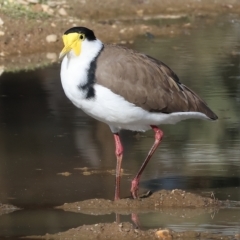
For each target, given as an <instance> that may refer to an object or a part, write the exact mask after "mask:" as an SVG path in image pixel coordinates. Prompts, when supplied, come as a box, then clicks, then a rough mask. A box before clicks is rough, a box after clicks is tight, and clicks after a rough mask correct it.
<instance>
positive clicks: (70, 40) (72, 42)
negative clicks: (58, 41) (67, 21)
mask: <svg viewBox="0 0 240 240" xmlns="http://www.w3.org/2000/svg"><path fill="white" fill-rule="evenodd" d="M79 36H80V34H79V33H69V34H67V35H63V36H62V39H63V43H64V48H63V49H62V51H61V53H60V55H59V58H62V57H64V56H65V55H66V54H67V53H68V52H70V51H71V50H73V52H74V54H75V55H76V56H79V55H80V53H81V45H82V44H81V40H80V38H79Z"/></svg>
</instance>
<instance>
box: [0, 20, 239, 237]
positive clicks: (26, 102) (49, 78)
mask: <svg viewBox="0 0 240 240" xmlns="http://www.w3.org/2000/svg"><path fill="white" fill-rule="evenodd" d="M239 28H240V19H236V17H234V16H232V17H229V18H221V19H219V21H217V23H216V24H214V25H209V26H208V25H205V24H203V25H202V27H199V28H198V29H193V30H191V31H188V30H186V32H185V34H183V35H181V36H177V37H171V38H169V37H168V38H163V37H162V38H152V37H151V38H150V39H149V38H147V37H145V36H144V37H140V38H139V39H137V40H136V41H135V42H134V44H133V45H131V46H130V47H132V48H134V49H137V50H139V51H141V52H144V53H147V54H149V55H151V56H153V57H156V58H158V59H160V60H162V61H163V62H165V63H166V64H167V65H169V66H170V67H171V68H172V69H173V70H174V71H175V72H176V73H177V74H178V76H179V77H180V80H181V81H182V82H183V83H184V84H186V85H187V86H189V87H190V88H192V89H194V91H196V92H197V93H198V94H199V95H200V96H201V97H203V98H204V99H205V100H206V102H207V103H208V105H209V106H210V107H211V108H212V109H213V110H214V111H215V113H216V114H217V115H218V116H219V120H218V121H217V122H207V121H200V120H190V121H184V122H181V123H178V124H177V125H170V126H169V125H168V126H167V125H164V126H162V127H161V128H162V130H163V131H164V133H165V135H164V140H163V142H162V144H161V146H160V148H159V149H158V151H157V152H156V154H155V155H154V157H153V158H152V160H151V162H150V163H149V165H148V166H147V168H146V170H145V172H144V174H143V176H142V180H141V190H142V191H146V190H149V189H150V190H152V191H156V190H158V189H175V188H180V189H186V190H188V191H192V192H197V193H200V194H202V195H204V196H211V194H212V193H213V194H214V196H215V198H218V199H220V200H226V199H229V200H231V201H240V161H239V159H240V147H239V145H240V111H239V109H240V70H239V69H240V44H239V39H240V31H239ZM59 67H60V66H59V64H54V65H52V66H50V67H47V68H45V69H38V70H35V71H29V72H19V73H4V74H3V75H2V76H1V77H0V112H1V115H0V189H1V191H0V202H1V203H10V204H13V205H17V206H19V207H22V208H24V209H23V210H21V211H17V212H14V213H11V214H7V215H2V216H0V237H4V236H5V237H6V236H21V235H30V234H45V233H47V232H48V233H56V232H58V231H65V230H68V229H69V228H73V227H77V226H79V225H82V224H93V223H97V222H111V221H114V220H115V214H111V215H106V216H88V215H84V214H76V213H68V212H63V211H60V210H54V209H53V208H52V207H53V206H57V205H61V204H63V203H64V202H73V201H80V200H85V199H90V198H108V199H113V196H114V175H112V174H111V173H109V171H108V170H112V169H114V168H115V163H116V161H115V155H114V142H113V137H112V134H111V132H110V130H109V128H108V126H106V125H105V124H103V123H100V122H98V121H95V120H94V119H92V118H90V117H88V116H87V115H85V114H84V113H83V112H82V111H80V110H78V109H76V108H75V107H74V106H73V105H72V104H71V103H70V102H69V101H68V100H67V99H66V97H65V95H64V93H63V90H62V87H61V84H60V79H59ZM121 138H122V141H123V145H124V150H125V152H124V160H123V169H124V175H123V178H122V183H121V196H122V197H127V196H129V189H130V183H131V179H132V178H133V177H134V174H136V172H137V170H138V168H139V167H140V165H141V163H142V161H143V159H144V157H145V155H146V154H147V152H148V150H149V149H150V147H151V144H152V143H153V133H152V132H151V131H149V132H146V133H140V134H136V133H132V132H128V131H123V132H122V133H121ZM83 167H88V168H89V169H88V172H90V173H91V174H90V175H84V174H86V171H85V172H84V171H83V170H81V169H79V168H83ZM91 170H100V171H97V172H91ZM63 172H69V173H71V175H70V176H63V175H61V174H59V173H63ZM130 218H131V217H130V216H121V221H124V220H129V221H130V220H131V219H130ZM139 221H140V224H141V227H142V228H143V229H146V228H153V227H154V228H155V227H169V228H172V229H173V230H180V231H182V230H201V231H205V230H209V231H212V232H218V233H219V232H221V233H224V234H236V233H237V232H239V231H240V230H239V225H240V209H239V208H236V207H234V204H230V206H229V208H225V209H220V210H218V211H215V212H210V213H209V212H207V213H206V212H200V213H199V212H196V213H194V212H193V213H191V214H188V213H186V214H183V213H182V212H180V213H177V211H175V210H174V213H173V212H171V211H170V212H168V211H165V212H162V213H145V214H139Z"/></svg>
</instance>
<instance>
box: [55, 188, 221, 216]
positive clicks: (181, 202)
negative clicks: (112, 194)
mask: <svg viewBox="0 0 240 240" xmlns="http://www.w3.org/2000/svg"><path fill="white" fill-rule="evenodd" d="M221 204H222V203H221V202H219V201H218V200H216V199H213V198H208V197H202V196H199V195H196V194H193V193H190V192H185V191H182V190H178V189H176V190H172V191H168V190H161V191H159V192H155V193H153V194H152V195H151V196H149V197H144V198H140V199H136V200H133V199H129V198H126V199H120V200H118V201H111V200H106V199H88V200H84V201H81V202H75V203H65V204H64V205H62V206H59V207H57V208H58V209H63V210H65V211H72V212H82V213H87V214H96V215H99V214H109V213H111V212H115V213H126V214H129V213H131V212H134V213H139V212H144V211H147V212H148V211H150V210H153V211H156V210H159V209H162V208H164V207H170V208H211V207H212V208H213V207H219V206H221Z"/></svg>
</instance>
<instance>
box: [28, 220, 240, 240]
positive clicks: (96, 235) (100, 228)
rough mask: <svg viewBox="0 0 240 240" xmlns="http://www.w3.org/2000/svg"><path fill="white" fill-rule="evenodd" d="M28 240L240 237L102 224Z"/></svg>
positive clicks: (167, 239)
mask: <svg viewBox="0 0 240 240" xmlns="http://www.w3.org/2000/svg"><path fill="white" fill-rule="evenodd" d="M24 238H28V239H86V240H87V239H116V240H120V239H124V240H132V239H140V240H149V239H162V240H163V239H165V240H171V239H223V240H227V239H239V235H235V236H224V235H221V234H213V233H208V232H195V231H184V232H175V231H172V230H169V229H151V230H147V231H143V230H140V229H137V228H136V227H135V226H134V225H132V224H130V223H127V222H124V223H116V222H114V223H100V224H95V225H83V226H80V227H78V228H73V229H70V230H68V231H66V232H60V233H57V234H46V235H44V236H29V237H24Z"/></svg>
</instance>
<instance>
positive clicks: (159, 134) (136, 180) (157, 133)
mask: <svg viewBox="0 0 240 240" xmlns="http://www.w3.org/2000/svg"><path fill="white" fill-rule="evenodd" d="M151 128H152V129H153V131H154V132H155V142H154V144H153V146H152V148H151V149H150V151H149V153H148V155H147V157H146V159H145V160H144V162H143V164H142V166H141V168H140V170H139V171H138V173H137V175H136V176H135V178H134V179H133V180H132V187H131V194H132V197H133V198H137V195H138V185H139V179H140V177H141V174H142V172H143V170H144V169H145V167H146V166H147V164H148V162H149V160H150V159H151V157H152V155H153V153H154V152H155V151H156V149H157V147H158V146H159V144H160V143H161V140H162V138H163V132H162V131H161V130H160V129H159V128H158V127H157V126H152V125H151Z"/></svg>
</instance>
